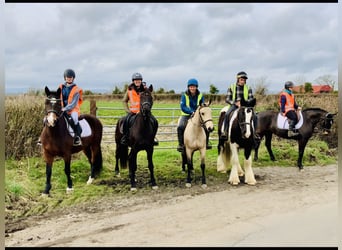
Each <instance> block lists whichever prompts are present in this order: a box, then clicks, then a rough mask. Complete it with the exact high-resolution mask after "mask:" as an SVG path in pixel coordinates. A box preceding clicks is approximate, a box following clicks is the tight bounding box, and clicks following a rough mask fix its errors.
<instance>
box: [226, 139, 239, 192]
mask: <svg viewBox="0 0 342 250" xmlns="http://www.w3.org/2000/svg"><path fill="white" fill-rule="evenodd" d="M229 144H230V150H231V154H232V156H231V162H232V169H231V171H230V175H229V180H228V182H229V183H230V184H232V185H238V184H239V183H240V179H239V175H238V168H239V165H240V162H239V151H238V147H237V144H236V143H229ZM240 168H241V166H240Z"/></svg>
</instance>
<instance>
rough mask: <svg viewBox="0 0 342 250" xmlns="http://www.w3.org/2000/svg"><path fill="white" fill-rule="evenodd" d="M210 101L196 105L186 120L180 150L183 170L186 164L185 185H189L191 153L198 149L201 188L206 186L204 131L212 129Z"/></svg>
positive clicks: (191, 163)
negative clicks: (181, 148)
mask: <svg viewBox="0 0 342 250" xmlns="http://www.w3.org/2000/svg"><path fill="white" fill-rule="evenodd" d="M210 103H211V100H210V101H209V102H208V103H202V104H201V105H199V106H198V107H197V109H196V111H195V113H194V114H193V116H192V117H191V118H190V119H189V120H188V122H187V125H186V127H185V130H184V148H185V150H183V152H182V169H183V171H185V165H187V170H188V171H187V179H186V184H185V185H186V187H191V180H192V179H191V171H192V170H193V155H194V152H195V151H197V150H199V153H200V159H201V172H202V188H206V187H207V184H206V178H205V154H206V139H207V136H206V131H207V132H208V134H209V133H210V132H212V131H213V130H214V123H213V118H212V110H211V108H210V107H209V105H210Z"/></svg>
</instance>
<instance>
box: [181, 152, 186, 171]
mask: <svg viewBox="0 0 342 250" xmlns="http://www.w3.org/2000/svg"><path fill="white" fill-rule="evenodd" d="M181 155H182V171H183V172H185V167H186V163H187V159H186V154H185V150H183V152H182V153H181Z"/></svg>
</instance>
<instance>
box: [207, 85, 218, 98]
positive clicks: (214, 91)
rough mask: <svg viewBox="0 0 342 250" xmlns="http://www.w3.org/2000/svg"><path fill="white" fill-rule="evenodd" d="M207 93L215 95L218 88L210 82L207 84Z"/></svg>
mask: <svg viewBox="0 0 342 250" xmlns="http://www.w3.org/2000/svg"><path fill="white" fill-rule="evenodd" d="M209 93H210V94H213V95H216V94H218V93H219V90H218V88H217V87H216V86H214V84H210V86H209Z"/></svg>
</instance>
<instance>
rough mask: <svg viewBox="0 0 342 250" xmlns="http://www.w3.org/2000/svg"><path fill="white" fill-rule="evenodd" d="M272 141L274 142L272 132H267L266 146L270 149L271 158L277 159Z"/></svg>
mask: <svg viewBox="0 0 342 250" xmlns="http://www.w3.org/2000/svg"><path fill="white" fill-rule="evenodd" d="M271 143H272V133H267V134H266V135H265V146H266V148H267V151H268V154H269V155H270V158H271V160H272V161H275V157H274V154H273V151H272V144H271Z"/></svg>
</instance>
